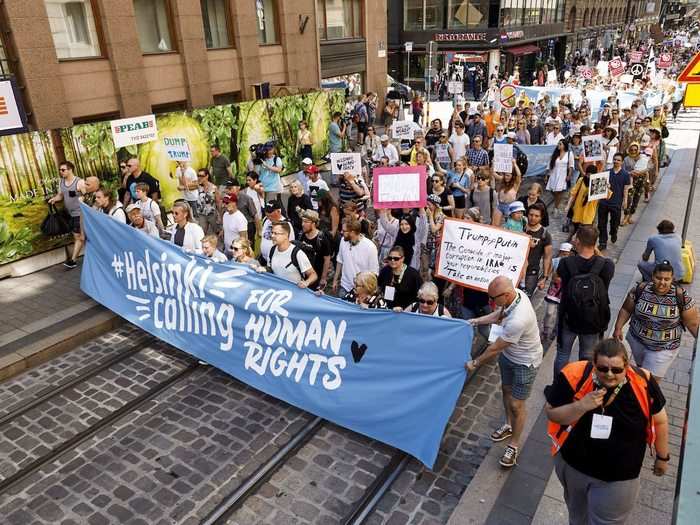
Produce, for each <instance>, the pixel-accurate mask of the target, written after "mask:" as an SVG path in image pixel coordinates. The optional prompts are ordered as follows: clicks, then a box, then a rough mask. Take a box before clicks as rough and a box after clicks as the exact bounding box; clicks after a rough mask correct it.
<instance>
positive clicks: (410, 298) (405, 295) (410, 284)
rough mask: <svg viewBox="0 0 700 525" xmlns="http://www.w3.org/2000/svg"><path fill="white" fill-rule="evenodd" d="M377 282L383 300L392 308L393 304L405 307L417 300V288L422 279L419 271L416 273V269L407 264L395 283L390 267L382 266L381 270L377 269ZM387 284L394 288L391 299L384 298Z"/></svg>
mask: <svg viewBox="0 0 700 525" xmlns="http://www.w3.org/2000/svg"><path fill="white" fill-rule="evenodd" d="M396 277H398V276H396ZM377 284H379V289H380V290H381V291H382V295H383V296H384V300H385V301H386V303H387V305H389V308H393V307H394V306H400V307H401V308H406V307H407V306H408V305H410V304H411V303H414V302H415V301H416V300H417V298H418V289H419V288H420V287H421V284H423V280H422V279H421V278H420V273H418V270H416V269H415V268H413V267H411V266H407V267H406V271H405V272H404V273H403V277H402V278H401V281H400V282H398V283H397V282H396V281H395V278H394V274H393V272H392V270H391V268H389V267H388V266H384V267H383V268H382V269H381V270H379V278H378V279H377ZM387 286H393V287H394V288H395V289H396V290H395V293H394V299H393V300H392V301H389V300H388V299H387V298H386V292H385V290H386V287H387Z"/></svg>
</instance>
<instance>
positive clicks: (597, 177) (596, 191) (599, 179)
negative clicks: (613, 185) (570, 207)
mask: <svg viewBox="0 0 700 525" xmlns="http://www.w3.org/2000/svg"><path fill="white" fill-rule="evenodd" d="M609 180H610V172H609V171H603V172H602V173H593V174H592V175H591V178H590V181H589V183H588V202H591V201H598V200H600V199H607V198H608V185H609Z"/></svg>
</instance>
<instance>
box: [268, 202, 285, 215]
mask: <svg viewBox="0 0 700 525" xmlns="http://www.w3.org/2000/svg"><path fill="white" fill-rule="evenodd" d="M281 209H282V205H281V204H280V203H279V201H272V202H268V203H267V204H265V213H272V212H273V211H275V210H281Z"/></svg>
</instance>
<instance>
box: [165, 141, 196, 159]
mask: <svg viewBox="0 0 700 525" xmlns="http://www.w3.org/2000/svg"><path fill="white" fill-rule="evenodd" d="M163 144H164V145H165V152H166V154H167V155H168V158H169V159H170V160H188V161H189V160H192V152H191V151H190V145H189V143H188V142H187V139H186V138H185V137H163Z"/></svg>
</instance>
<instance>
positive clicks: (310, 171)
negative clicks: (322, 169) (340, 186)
mask: <svg viewBox="0 0 700 525" xmlns="http://www.w3.org/2000/svg"><path fill="white" fill-rule="evenodd" d="M304 173H305V174H306V177H307V179H306V187H307V188H308V194H309V197H310V198H311V204H313V206H314V210H316V211H318V192H319V191H320V190H326V191H330V188H328V184H327V183H326V181H325V180H323V179H322V178H321V175H320V173H319V172H318V167H316V166H309V167H308V168H306V169H305V170H304Z"/></svg>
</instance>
